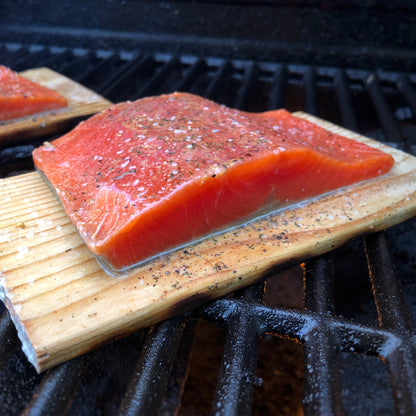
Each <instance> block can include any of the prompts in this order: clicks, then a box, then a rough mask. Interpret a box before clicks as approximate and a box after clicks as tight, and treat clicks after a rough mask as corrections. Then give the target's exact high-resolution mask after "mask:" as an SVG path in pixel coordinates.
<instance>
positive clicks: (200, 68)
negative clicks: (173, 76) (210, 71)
mask: <svg viewBox="0 0 416 416" xmlns="http://www.w3.org/2000/svg"><path fill="white" fill-rule="evenodd" d="M205 68H206V64H205V61H204V60H203V59H197V60H196V61H195V62H194V63H193V64H192V66H191V67H190V68H189V69H188V71H187V72H186V73H185V74H184V76H183V77H182V78H181V80H180V82H179V84H178V86H177V88H176V90H177V91H188V90H189V89H190V88H191V86H192V84H193V83H194V82H195V80H196V79H197V77H198V76H199V75H200V74H201V73H203V72H205Z"/></svg>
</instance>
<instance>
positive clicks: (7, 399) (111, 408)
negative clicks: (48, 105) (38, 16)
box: [0, 44, 416, 415]
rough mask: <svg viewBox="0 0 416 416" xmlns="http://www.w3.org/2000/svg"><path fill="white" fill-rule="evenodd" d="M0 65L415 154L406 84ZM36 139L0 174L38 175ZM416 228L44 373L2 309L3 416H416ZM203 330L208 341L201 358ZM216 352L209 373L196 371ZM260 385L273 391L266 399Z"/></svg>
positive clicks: (49, 61) (168, 65)
mask: <svg viewBox="0 0 416 416" xmlns="http://www.w3.org/2000/svg"><path fill="white" fill-rule="evenodd" d="M0 62H1V63H2V64H5V65H8V66H10V67H12V68H13V69H15V70H17V71H19V70H24V69H28V68H32V67H39V66H48V67H50V68H52V69H54V70H56V71H58V72H60V73H63V74H64V75H66V76H68V77H70V78H72V79H74V80H76V81H78V82H81V83H83V84H84V85H86V86H87V87H89V88H91V89H93V90H95V91H96V92H98V93H100V94H102V95H104V96H106V97H107V98H109V99H110V100H112V101H114V102H118V101H122V100H127V99H130V100H132V99H135V98H139V97H142V96H145V95H153V94H159V93H167V92H172V91H174V90H182V91H189V92H192V93H196V94H200V95H202V96H205V97H207V98H211V99H214V100H216V101H218V102H221V103H224V104H226V105H229V106H232V107H236V108H240V109H244V110H248V111H264V110H268V109H272V108H278V107H285V108H287V109H288V110H290V111H296V110H304V111H307V112H309V113H312V114H315V115H318V116H320V117H322V118H325V119H328V120H330V121H332V122H335V123H338V124H341V125H343V126H345V127H347V128H350V129H352V130H356V131H359V132H360V133H364V134H367V135H369V136H371V137H373V138H375V139H377V140H382V141H386V142H389V143H390V144H392V145H393V146H396V147H398V148H402V149H404V150H406V151H409V152H413V153H415V145H416V94H415V93H414V88H415V83H416V74H411V73H394V72H383V71H377V72H371V71H364V70H354V69H338V68H327V67H320V66H317V67H312V66H304V65H303V66H302V65H289V64H284V63H276V62H257V61H243V60H241V61H238V60H228V59H223V58H215V57H210V58H206V57H205V58H202V57H198V56H177V55H169V54H146V53H143V54H142V53H140V52H139V51H138V52H137V53H135V52H124V53H121V52H114V51H92V50H86V49H70V48H65V47H62V48H60V47H59V48H58V47H49V46H41V45H39V46H26V45H23V44H7V45H6V44H3V45H0ZM44 139H45V138H41V139H39V140H32V141H30V142H26V143H23V144H21V145H17V146H15V147H9V148H4V149H0V162H1V163H0V175H1V176H3V177H4V176H7V175H11V174H15V173H19V172H22V171H25V170H28V169H32V165H31V159H30V155H31V151H32V150H33V148H34V147H35V146H37V145H38V144H39V143H40V141H43V140H44ZM415 226H416V222H415V220H410V221H407V222H406V223H405V224H403V225H399V226H396V227H393V228H391V229H389V230H387V231H385V232H381V233H378V234H374V235H371V236H368V237H366V238H363V239H357V240H355V241H353V242H351V243H350V244H346V245H345V246H344V247H342V248H340V249H337V250H335V251H333V252H331V253H329V254H328V255H325V256H322V257H319V258H317V259H314V260H311V261H308V262H306V263H302V264H301V265H299V266H297V267H294V268H292V269H290V270H289V271H286V272H283V271H282V273H280V274H278V275H277V276H273V277H272V276H265V279H266V278H267V283H265V282H263V283H259V284H257V285H254V286H252V287H250V288H248V289H245V290H242V291H240V292H238V293H234V294H233V295H232V296H228V297H225V298H223V299H219V300H217V301H214V302H212V303H210V304H208V305H204V306H202V307H200V308H197V309H195V310H193V311H190V312H188V313H186V314H184V315H181V316H179V317H176V318H173V319H171V320H168V321H165V322H163V323H161V324H159V325H157V326H155V327H153V328H151V329H149V330H146V331H139V332H137V333H135V334H133V335H131V336H129V337H127V338H125V339H123V340H120V341H117V342H113V343H111V344H109V345H107V346H105V347H103V348H101V349H99V350H97V351H95V352H92V353H90V354H87V355H85V356H83V357H80V358H78V359H74V360H71V361H69V362H67V363H64V364H62V365H60V366H58V367H56V368H55V369H52V370H50V371H48V372H46V373H45V374H41V375H37V374H36V373H35V372H34V370H33V369H32V368H31V366H30V365H29V364H28V363H27V362H26V359H25V357H24V356H23V354H22V353H21V352H20V349H19V341H18V340H17V337H16V333H15V330H14V328H13V325H12V323H11V321H10V318H9V315H8V313H7V311H4V308H3V315H2V317H1V320H0V369H1V370H0V402H1V406H2V408H1V411H0V413H1V414H4V415H17V414H21V413H25V414H27V415H49V414H50V415H62V414H65V413H67V414H69V415H116V414H119V415H133V414H136V415H144V414H145V415H150V414H162V415H173V414H179V415H189V414H192V415H205V414H213V415H214V414H215V415H248V414H251V413H252V414H284V415H293V414H299V412H301V410H300V409H302V407H303V412H304V414H306V415H318V414H319V415H335V414H346V415H356V414H373V413H374V414H394V413H395V414H397V415H401V414H406V415H410V414H415V413H416V393H415V392H416V364H415V363H416V337H415V332H414V330H413V329H412V325H414V322H415V319H416V281H415V279H414V278H415V276H416V273H415V272H416V253H415V245H416V244H415V243H416V241H415V237H414V236H415V233H414V231H415V228H416V227H415ZM282 281H283V282H284V284H285V285H286V287H285V286H284V285H281V282H282ZM279 285H280V286H279ZM276 287H277V289H276ZM402 287H404V290H403V289H402ZM287 290H291V291H292V294H293V297H294V300H293V299H291V298H290V297H288V298H286V297H285V295H284V296H282V295H281V294H280V293H281V292H282V291H287ZM284 293H285V294H286V292H284ZM212 328H214V329H212ZM201 332H202V333H203V332H205V333H206V334H208V338H209V334H211V333H213V334H215V335H216V337H217V338H216V341H213V340H212V339H209V340H208V341H207V339H206V338H203V342H208V346H205V348H202V350H200V349H198V345H200V344H198V343H197V340H198V339H199V338H198V337H199V336H200V335H201ZM282 346H283V347H282ZM211 348H212V349H214V348H217V349H218V350H219V353H218V354H217V358H216V359H215V360H213V361H212V365H210V363H208V364H207V365H206V367H203V368H210V369H211V370H212V372H211V373H210V374H204V372H199V368H200V367H195V365H194V364H193V363H195V362H201V361H203V360H210V359H211V355H210V354H211V353H212V351H211ZM276 348H277V349H276ZM293 348H294V349H295V350H294V351H295V352H294V353H292V352H290V351H292V349H293ZM264 351H266V352H264ZM276 351H278V352H280V351H285V352H286V353H287V354H282V355H279V353H277V354H276ZM302 356H303V362H302ZM273 357H274V358H273ZM289 359H290V360H291V364H290V363H289V364H290V365H293V366H292V367H288V365H289V364H287V363H288V362H289V361H288V360H289ZM283 364H284V365H286V369H288V368H290V371H287V372H284V371H283V370H282V369H284V368H285V367H284V366H283ZM260 370H261V375H262V378H263V379H264V380H263V382H262V379H261V378H259V372H260ZM302 371H303V376H302V375H301V373H300V372H302ZM299 374H300V375H299ZM193 380H197V382H194V381H193ZM213 380H214V381H213ZM267 383H270V386H275V387H276V389H275V390H274V391H273V397H267V399H266V395H267V394H266V393H267V391H269V390H273V387H268V385H267ZM302 383H303V405H302V403H301V400H302V399H301V398H300V397H299V394H298V392H299V391H300V390H301V389H302ZM204 388H206V389H207V391H204ZM268 389H269V390H268ZM279 389H281V391H280V392H279ZM204 397H207V399H206V398H205V399H204ZM253 398H254V399H253Z"/></svg>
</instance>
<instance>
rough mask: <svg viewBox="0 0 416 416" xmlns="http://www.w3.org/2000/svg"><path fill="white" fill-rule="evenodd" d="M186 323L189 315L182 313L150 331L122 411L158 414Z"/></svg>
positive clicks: (138, 413) (133, 413) (121, 412)
mask: <svg viewBox="0 0 416 416" xmlns="http://www.w3.org/2000/svg"><path fill="white" fill-rule="evenodd" d="M184 327H185V318H184V316H179V317H177V318H173V319H170V320H167V321H164V322H162V323H161V324H159V325H157V326H155V327H154V328H152V329H151V330H150V331H149V334H148V336H147V339H146V342H145V345H144V348H143V350H142V355H141V357H140V360H139V362H138V364H137V367H136V369H135V371H134V375H133V377H132V379H131V382H130V385H129V387H128V388H127V392H126V394H125V396H124V398H123V401H122V404H121V407H120V412H119V415H126V416H127V415H152V414H157V411H158V409H159V408H160V406H161V404H162V399H163V396H164V393H165V391H166V389H167V386H168V382H169V377H170V374H171V371H172V368H173V366H174V363H175V360H176V355H177V350H178V348H179V345H180V342H181V339H182V334H183V331H184Z"/></svg>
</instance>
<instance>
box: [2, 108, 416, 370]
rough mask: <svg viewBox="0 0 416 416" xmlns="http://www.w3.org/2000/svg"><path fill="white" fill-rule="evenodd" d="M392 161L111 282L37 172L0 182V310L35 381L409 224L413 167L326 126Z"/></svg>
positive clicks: (412, 161) (406, 159)
mask: <svg viewBox="0 0 416 416" xmlns="http://www.w3.org/2000/svg"><path fill="white" fill-rule="evenodd" d="M300 115H301V116H303V117H306V118H308V119H309V120H311V121H313V122H316V123H317V124H321V125H324V126H325V127H326V128H329V129H330V130H332V131H334V132H339V133H341V134H343V135H346V136H347V137H351V138H353V139H357V140H361V141H364V142H366V143H368V144H370V145H373V146H375V147H379V148H381V149H382V150H384V151H388V152H389V153H390V154H392V155H393V156H394V158H395V162H396V164H395V166H394V168H393V170H392V171H391V172H390V173H389V174H387V175H385V176H383V177H380V178H377V179H375V180H371V181H368V182H364V183H360V184H356V185H354V186H352V187H349V188H347V189H342V190H338V191H336V192H333V193H331V194H328V195H325V196H322V197H320V198H317V199H314V200H311V201H307V202H305V203H302V204H298V205H295V206H293V207H289V208H287V209H284V210H281V211H277V212H274V213H272V214H269V215H267V216H265V217H262V218H259V219H257V220H255V221H252V222H250V223H248V224H247V225H245V226H241V227H237V228H234V229H232V230H229V231H226V232H223V233H220V234H217V235H215V236H212V237H210V238H207V239H205V240H203V241H201V242H199V243H194V244H190V245H189V246H188V247H186V248H183V249H180V250H177V251H174V252H172V253H169V254H166V255H163V256H161V257H160V258H158V259H156V260H154V261H152V262H150V263H147V264H144V265H143V266H141V267H138V268H137V269H135V270H132V271H131V272H130V273H129V274H128V275H127V276H126V277H124V278H121V279H120V278H113V277H110V276H108V275H107V274H106V273H105V272H103V271H102V270H101V268H100V267H99V266H98V264H97V262H96V261H95V259H94V258H93V256H92V255H91V254H90V253H89V252H88V250H87V249H86V247H85V245H84V244H83V242H82V240H81V238H80V236H79V235H78V234H77V232H76V230H75V227H74V226H73V225H72V224H71V223H70V221H69V219H68V217H67V216H66V215H65V213H64V211H63V208H62V206H61V205H60V204H59V203H58V201H57V200H56V198H55V196H54V194H53V192H52V191H51V190H50V189H49V187H48V186H47V185H46V184H45V182H44V181H43V180H42V179H41V177H40V175H39V174H38V173H36V172H34V173H30V174H26V175H21V176H17V177H12V178H8V179H3V180H1V181H0V201H2V202H1V205H2V206H1V210H0V239H1V240H0V271H1V272H2V274H1V283H2V286H3V291H4V299H5V303H6V305H7V307H8V309H9V310H10V312H11V316H12V319H13V321H14V322H15V324H16V326H17V328H18V329H19V333H20V337H21V339H23V342H24V348H25V351H26V353H27V355H28V357H29V359H30V361H31V362H32V364H33V365H34V366H35V367H36V369H37V370H38V371H43V370H45V369H48V368H51V367H53V366H54V365H56V364H58V363H61V362H63V361H66V360H68V359H70V358H73V357H76V356H77V355H80V354H82V353H84V352H86V351H89V350H91V349H93V348H96V347H98V346H99V345H101V344H102V343H103V342H107V341H109V340H111V339H113V338H115V337H119V336H121V335H125V334H127V333H130V332H132V331H134V330H136V329H139V328H143V327H146V326H149V325H152V324H154V323H157V322H159V321H161V320H163V319H166V318H168V317H170V316H172V315H174V314H177V313H179V312H182V311H184V310H186V309H189V308H191V307H193V306H195V305H196V304H200V303H201V302H203V301H204V300H205V299H213V298H217V297H220V296H222V295H224V294H226V293H229V292H232V291H234V290H236V289H239V288H242V287H244V286H247V285H249V284H251V283H253V282H255V281H258V280H259V279H261V278H264V277H265V276H266V275H267V274H268V273H270V272H271V271H272V270H274V269H275V268H276V267H283V266H288V265H290V264H295V263H298V262H300V261H304V260H305V259H307V258H310V257H312V256H316V255H319V254H322V253H324V252H326V251H329V250H331V249H333V248H334V247H337V246H339V245H341V244H342V243H344V242H345V241H347V240H349V239H351V238H353V237H355V236H357V235H360V234H363V233H367V232H372V231H376V230H381V229H385V228H387V227H389V226H391V225H394V224H397V223H399V222H401V221H404V220H405V219H407V218H410V217H412V216H414V215H415V214H416V158H414V157H412V156H410V155H407V154H405V153H403V152H400V151H397V150H395V149H390V148H388V147H385V146H382V145H380V144H379V143H376V142H374V141H372V140H370V139H366V138H363V137H362V136H359V135H356V134H354V133H352V132H349V131H347V130H344V129H341V128H339V127H337V126H334V125H332V124H330V123H326V122H323V121H321V120H319V119H316V118H314V117H311V116H307V115H302V114H300Z"/></svg>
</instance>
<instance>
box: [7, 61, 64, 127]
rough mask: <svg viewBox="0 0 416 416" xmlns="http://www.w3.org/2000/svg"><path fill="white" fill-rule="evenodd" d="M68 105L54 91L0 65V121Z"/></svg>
mask: <svg viewBox="0 0 416 416" xmlns="http://www.w3.org/2000/svg"><path fill="white" fill-rule="evenodd" d="M67 105H68V102H67V100H66V98H65V97H62V96H61V95H60V94H58V93H57V92H56V91H53V90H51V89H49V88H46V87H44V86H42V85H39V84H37V83H36V82H32V81H30V80H28V79H26V78H24V77H22V76H20V75H19V74H17V73H16V72H14V71H12V70H11V69H10V68H7V67H6V66H3V65H0V121H6V120H12V119H15V118H20V117H25V116H29V115H33V114H38V113H42V112H44V111H49V110H56V109H58V108H63V107H66V106H67Z"/></svg>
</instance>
